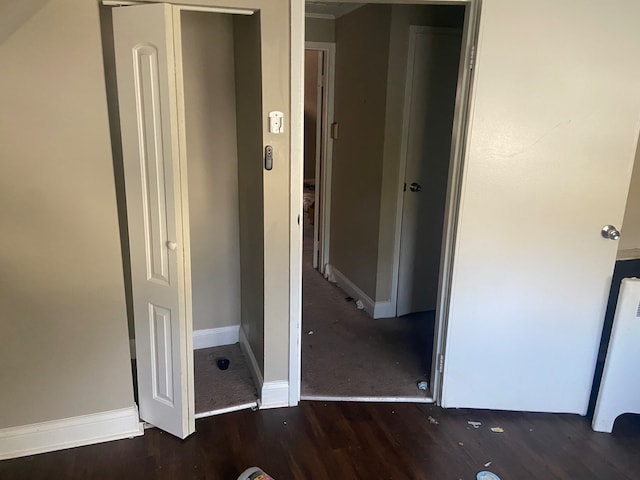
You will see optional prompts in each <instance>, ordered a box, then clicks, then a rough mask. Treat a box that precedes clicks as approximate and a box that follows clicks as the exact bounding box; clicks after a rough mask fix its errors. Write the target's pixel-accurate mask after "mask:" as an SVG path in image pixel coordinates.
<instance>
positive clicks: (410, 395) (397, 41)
mask: <svg viewBox="0 0 640 480" xmlns="http://www.w3.org/2000/svg"><path fill="white" fill-rule="evenodd" d="M468 9H469V5H467V4H460V5H456V6H453V5H448V6H445V5H428V4H420V5H402V4H393V5H391V4H389V5H385V4H375V5H368V4H336V5H335V6H331V7H327V6H326V5H321V4H316V3H313V2H307V4H306V24H307V25H306V26H307V29H306V31H307V38H306V40H307V42H309V41H329V42H334V43H335V45H336V52H337V54H336V60H335V104H334V109H335V110H334V111H335V115H334V118H333V119H332V120H331V124H325V125H323V126H322V127H321V128H320V129H321V130H325V131H326V130H329V131H330V133H331V137H332V141H333V145H332V147H333V148H332V150H331V153H332V162H331V164H332V172H331V175H330V178H329V181H330V187H331V188H330V195H331V203H330V210H331V217H330V219H329V221H328V224H329V225H328V226H329V229H328V230H329V232H330V233H329V235H328V237H329V238H328V239H327V244H328V245H329V247H330V255H327V257H326V263H324V264H322V263H320V262H314V259H315V257H314V255H315V252H316V249H315V248H314V247H313V243H314V240H315V239H316V238H317V237H316V236H315V233H317V231H316V230H315V227H314V225H313V224H312V221H313V220H317V217H313V218H309V216H306V217H307V218H305V220H304V221H305V223H304V227H305V230H304V254H305V258H304V261H303V314H302V317H303V318H302V342H301V344H302V345H301V351H302V375H301V398H302V399H337V400H371V401H412V402H433V401H434V400H435V398H436V391H435V389H434V388H433V380H434V378H435V377H437V374H438V372H437V370H438V367H439V356H438V347H439V344H440V341H441V328H440V325H439V319H440V318H442V317H444V316H445V312H442V311H438V307H439V306H440V304H441V302H440V299H441V295H442V289H443V285H444V284H443V277H445V276H446V267H445V268H444V269H442V268H441V267H442V265H446V264H447V262H448V261H449V257H448V256H447V255H443V252H445V251H446V250H447V248H448V246H447V247H446V248H444V247H443V239H444V238H446V237H447V235H449V236H451V235H452V232H450V231H448V230H447V229H448V228H449V225H450V222H449V221H448V216H450V215H451V212H452V211H455V205H452V203H451V202H450V201H449V197H448V195H450V194H451V188H450V185H451V183H452V182H453V183H454V184H455V182H456V181H457V180H456V178H457V177H456V174H457V172H458V171H459V169H458V166H457V165H452V163H451V159H452V158H455V157H456V156H457V155H458V153H459V151H458V148H457V146H456V145H457V143H456V142H459V140H460V139H459V135H457V134H456V132H459V131H461V130H460V124H461V118H463V115H461V105H464V104H466V99H467V96H466V94H467V91H466V87H465V85H464V84H465V81H464V77H466V76H467V75H468V71H467V69H466V67H465V65H464V62H463V61H462V60H461V59H466V58H468V55H469V51H468V49H470V48H471V45H470V42H467V41H465V39H468V38H469V31H470V23H471V22H470V14H469V11H468ZM312 61H313V60H312ZM461 66H462V68H461ZM306 82H308V79H307V80H306ZM306 82H305V83H306ZM312 99H313V97H310V100H312ZM307 102H308V100H307V98H305V112H306V111H307V110H308V109H307ZM454 117H455V118H454ZM306 132H307V129H305V154H306V150H307V148H306V147H307V146H308V145H309V142H307V138H308V136H307V133H306ZM452 145H453V146H454V147H455V148H453V147H452ZM305 163H306V157H305ZM319 168H320V171H322V162H320V166H319ZM305 171H306V168H305ZM412 176H413V177H415V178H414V179H412V180H410V181H408V179H410V177H412ZM418 177H419V178H418ZM305 178H306V174H305ZM421 182H423V184H422V183H421ZM308 183H309V182H305V185H306V184H308ZM412 183H415V184H416V185H412ZM315 187H316V188H317V184H316V185H315ZM454 190H455V188H454ZM409 194H411V195H413V196H414V197H426V198H425V200H424V201H421V202H415V198H407V197H408V195H409ZM416 203H417V205H416ZM320 223H321V224H322V221H320ZM425 253H426V254H427V255H424V254H425ZM320 266H321V268H322V269H321V270H320V272H318V271H317V270H314V269H319V268H318V267H320ZM410 267H411V268H410ZM426 271H428V274H426V275H422V277H420V275H419V274H420V273H422V274H424V273H425V272H426ZM322 274H324V276H325V277H327V279H328V280H329V281H330V282H331V283H333V285H332V284H331V283H328V282H326V281H325V280H324V279H323V278H322V277H323V275H322ZM425 278H427V279H428V281H425ZM444 281H445V283H446V278H445V280H444ZM444 288H445V289H446V286H445V287H444ZM407 298H409V301H407ZM399 299H400V302H399ZM412 302H413V303H412Z"/></svg>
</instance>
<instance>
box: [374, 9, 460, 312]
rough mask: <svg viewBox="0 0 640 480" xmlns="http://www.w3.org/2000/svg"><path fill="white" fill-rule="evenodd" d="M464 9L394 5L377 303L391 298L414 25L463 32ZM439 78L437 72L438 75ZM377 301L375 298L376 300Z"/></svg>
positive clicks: (388, 74)
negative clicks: (403, 134) (411, 35)
mask: <svg viewBox="0 0 640 480" xmlns="http://www.w3.org/2000/svg"><path fill="white" fill-rule="evenodd" d="M463 22H464V7H461V6H443V5H394V6H393V7H392V13H391V33H390V47H389V68H388V71H387V85H388V89H387V103H386V119H385V133H384V160H383V174H382V185H381V188H382V191H381V198H382V199H381V202H380V226H379V233H378V235H379V245H378V259H377V262H378V265H377V283H376V295H375V299H376V301H386V300H389V299H390V298H391V284H392V272H393V251H394V234H395V229H396V222H400V221H401V219H400V218H396V201H397V198H398V193H399V192H398V184H399V183H398V182H399V175H403V173H401V172H400V171H399V164H400V158H401V156H402V149H401V139H402V118H403V110H404V109H403V105H404V95H405V82H406V71H407V55H408V52H409V27H410V25H420V26H431V27H444V28H460V29H461V28H462V26H463ZM434 73H435V74H437V72H434ZM372 298H373V297H372Z"/></svg>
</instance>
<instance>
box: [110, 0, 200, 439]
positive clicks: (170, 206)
mask: <svg viewBox="0 0 640 480" xmlns="http://www.w3.org/2000/svg"><path fill="white" fill-rule="evenodd" d="M113 30H114V44H115V54H116V69H117V83H118V101H119V106H120V123H121V130H122V149H123V157H124V170H125V187H126V201H127V215H128V225H129V245H130V250H131V273H132V284H133V303H134V316H135V333H136V359H137V370H138V393H139V408H140V417H141V418H142V419H143V420H145V421H147V422H149V423H151V424H153V425H155V426H157V427H159V428H161V429H163V430H165V431H167V432H169V433H171V434H173V435H176V436H178V437H180V438H185V437H186V436H188V435H189V434H190V433H192V432H193V431H194V430H195V420H194V412H193V408H194V401H193V364H192V361H193V360H192V358H193V357H192V345H191V335H192V333H191V330H192V324H191V299H190V295H191V291H190V284H189V282H190V280H189V278H190V274H189V272H190V267H189V258H190V256H189V239H188V235H187V234H188V223H187V222H188V218H187V213H186V212H187V204H186V198H187V191H186V170H185V167H184V163H185V162H184V161H181V155H182V156H183V155H184V152H183V151H181V148H184V147H182V146H181V145H184V142H182V141H181V140H182V139H184V119H183V117H182V115H183V109H182V72H181V47H180V14H179V11H177V10H176V9H174V7H172V6H170V5H168V4H153V5H144V6H129V7H118V8H114V9H113Z"/></svg>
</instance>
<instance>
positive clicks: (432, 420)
mask: <svg viewBox="0 0 640 480" xmlns="http://www.w3.org/2000/svg"><path fill="white" fill-rule="evenodd" d="M427 420H429V423H430V424H432V425H438V420H436V419H435V418H433V417H432V416H431V415H429V416H428V417H427Z"/></svg>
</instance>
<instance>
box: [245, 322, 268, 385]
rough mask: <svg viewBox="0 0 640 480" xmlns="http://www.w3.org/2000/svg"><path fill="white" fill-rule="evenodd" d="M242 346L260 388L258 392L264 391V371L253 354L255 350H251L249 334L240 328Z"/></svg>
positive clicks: (255, 381)
mask: <svg viewBox="0 0 640 480" xmlns="http://www.w3.org/2000/svg"><path fill="white" fill-rule="evenodd" d="M240 348H241V349H242V353H243V354H244V356H245V357H246V359H247V360H248V361H249V371H250V372H251V376H252V377H253V381H254V383H255V384H256V388H257V389H258V392H262V385H264V377H263V376H262V371H261V370H260V366H259V365H258V361H257V360H256V356H255V355H254V354H253V350H251V345H249V339H247V336H246V335H245V333H244V330H242V329H240Z"/></svg>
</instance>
